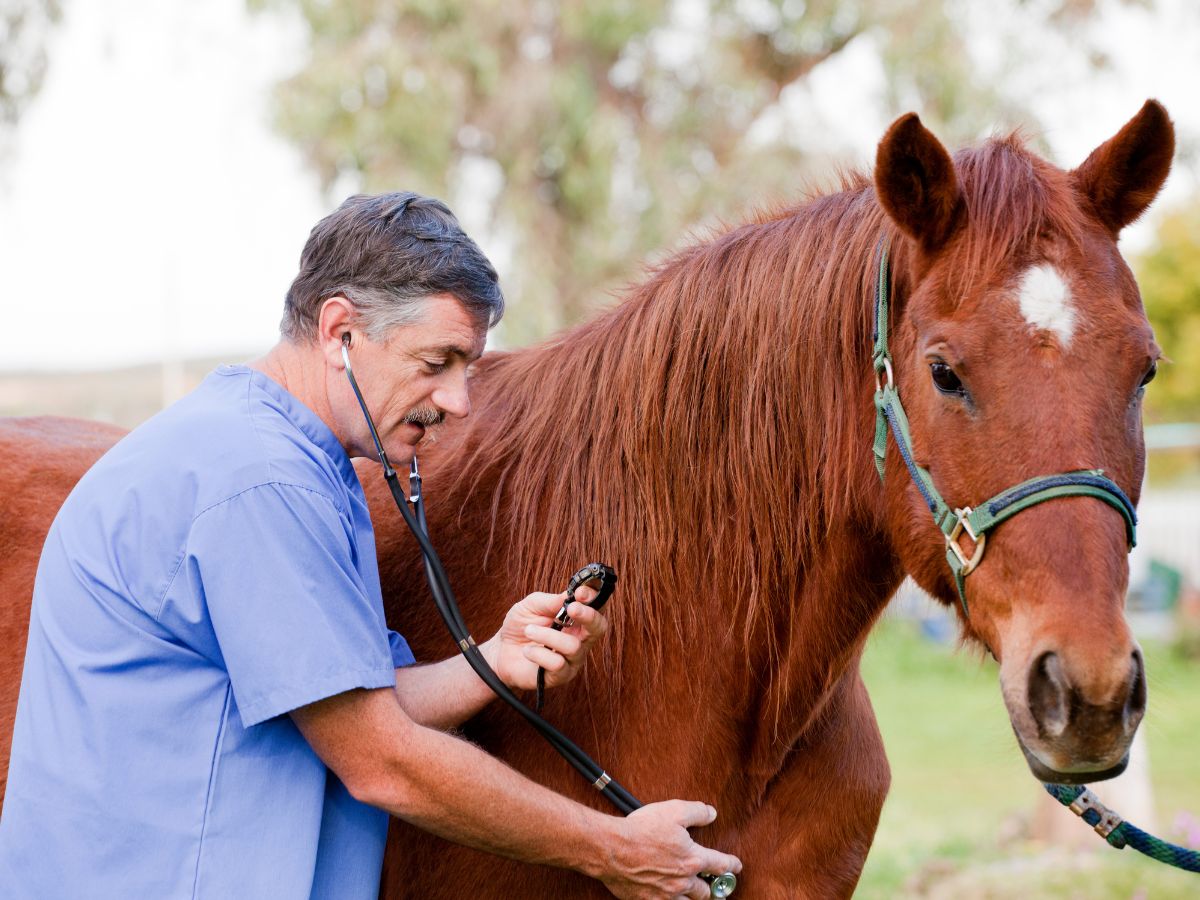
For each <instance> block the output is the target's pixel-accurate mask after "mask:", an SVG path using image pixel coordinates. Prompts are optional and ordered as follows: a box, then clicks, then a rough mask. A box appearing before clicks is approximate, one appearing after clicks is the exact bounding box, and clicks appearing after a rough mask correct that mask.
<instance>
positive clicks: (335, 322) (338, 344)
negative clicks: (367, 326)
mask: <svg viewBox="0 0 1200 900" xmlns="http://www.w3.org/2000/svg"><path fill="white" fill-rule="evenodd" d="M353 321H354V306H353V304H351V303H350V301H349V300H347V299H346V298H345V297H343V296H342V295H341V294H334V295H333V296H332V297H329V298H327V299H326V300H324V301H323V302H322V303H321V311H320V312H319V313H318V314H317V344H318V345H319V346H320V348H321V352H322V353H323V354H324V356H325V359H326V360H327V361H328V362H329V364H330V365H331V366H333V367H334V368H337V369H342V368H345V362H344V361H343V360H342V344H343V342H344V341H345V340H346V338H347V337H348V336H350V337H351V340H353V337H352V336H351V335H352V330H351V325H352V324H353Z"/></svg>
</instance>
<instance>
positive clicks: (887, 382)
mask: <svg viewBox="0 0 1200 900" xmlns="http://www.w3.org/2000/svg"><path fill="white" fill-rule="evenodd" d="M881 372H882V373H883V374H884V375H886V376H887V378H886V379H882V380H881V379H880V377H879V375H880V373H881ZM895 383H896V376H895V374H893V372H892V361H891V360H890V359H888V358H887V357H886V356H885V357H884V358H883V366H882V368H880V367H876V369H875V390H876V391H882V390H883V389H884V388H885V387H891V386H892V385H893V384H895Z"/></svg>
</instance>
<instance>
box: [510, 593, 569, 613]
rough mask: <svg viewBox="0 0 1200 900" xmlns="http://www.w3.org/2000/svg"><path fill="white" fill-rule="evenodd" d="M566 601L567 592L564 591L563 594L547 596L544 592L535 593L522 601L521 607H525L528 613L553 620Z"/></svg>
mask: <svg viewBox="0 0 1200 900" xmlns="http://www.w3.org/2000/svg"><path fill="white" fill-rule="evenodd" d="M566 599H567V592H566V591H563V592H562V593H561V594H547V593H545V592H543V591H535V592H534V593H532V594H530V595H529V596H528V597H526V598H525V599H524V600H522V601H521V605H522V606H524V607H525V610H526V612H531V613H533V614H534V615H536V616H546V617H547V618H549V619H552V618H554V616H555V614H556V613H557V612H558V611H559V610H560V609H562V605H563V602H564V601H565V600H566Z"/></svg>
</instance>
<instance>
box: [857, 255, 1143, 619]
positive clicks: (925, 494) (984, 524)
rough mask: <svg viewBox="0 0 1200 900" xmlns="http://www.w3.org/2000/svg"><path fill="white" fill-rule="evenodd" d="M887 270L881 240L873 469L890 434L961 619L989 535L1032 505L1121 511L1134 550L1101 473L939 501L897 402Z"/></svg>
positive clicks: (1043, 478)
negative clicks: (936, 539) (941, 552)
mask: <svg viewBox="0 0 1200 900" xmlns="http://www.w3.org/2000/svg"><path fill="white" fill-rule="evenodd" d="M889 271H890V269H889V264H888V245H887V239H886V238H883V239H881V240H880V242H879V270H878V274H877V276H876V279H875V333H874V340H875V347H874V352H873V353H872V355H871V361H872V365H873V366H874V367H875V446H874V452H875V469H876V471H878V472H879V479H880V481H882V480H883V479H884V470H885V467H884V462H885V460H886V457H887V438H888V432H889V431H890V432H891V435H892V439H893V440H894V441H895V442H896V449H898V450H899V451H900V456H901V458H902V459H903V460H904V465H905V467H906V468H907V469H908V474H909V476H910V477H911V478H912V480H913V484H915V485H916V488H917V490H918V491H919V492H920V494H921V498H922V499H923V500H924V501H925V505H926V506H927V507H929V512H930V514H931V515H932V516H933V521H934V524H936V525H937V527H938V529H939V530H940V531H941V532H942V535H943V537H944V538H945V539H946V562H947V563H948V564H949V566H950V571H951V572H952V573H953V574H954V585H955V587H956V588H957V589H958V599H959V600H960V601H961V602H962V608H963V614H964V615H970V612H969V610H968V609H967V594H966V587H965V581H966V577H967V576H968V575H970V574H971V573H972V572H974V571H975V569H976V567H978V565H979V563H980V562H981V561H982V560H983V553H984V549H985V548H986V546H987V532H988V531H990V530H991V529H993V528H995V527H996V526H997V525H999V524H1000V523H1001V522H1003V521H1005V520H1006V519H1009V518H1011V517H1012V516H1015V515H1016V514H1017V513H1019V512H1021V511H1022V510H1026V509H1029V507H1031V506H1036V505H1037V504H1039V503H1044V502H1045V501H1047V500H1054V499H1056V498H1058V497H1094V498H1095V499H1097V500H1102V501H1103V502H1105V503H1107V504H1108V505H1109V506H1111V507H1112V508H1113V509H1115V510H1116V511H1117V512H1119V513H1120V514H1121V517H1122V518H1123V519H1124V520H1125V537H1126V543H1127V545H1128V547H1129V549H1131V550H1132V549H1133V547H1134V545H1135V544H1136V543H1137V513H1136V512H1135V511H1134V508H1133V504H1132V503H1131V502H1130V501H1129V498H1128V497H1127V496H1125V492H1124V491H1122V490H1121V489H1120V488H1119V487H1118V486H1117V485H1116V483H1115V482H1113V481H1112V479H1110V478H1107V477H1106V476H1105V475H1104V472H1103V471H1102V470H1100V469H1081V470H1077V471H1073V472H1063V473H1061V474H1058V475H1040V476H1038V477H1036V478H1030V479H1029V480H1028V481H1022V482H1021V483H1020V484H1018V485H1016V486H1014V487H1010V488H1007V489H1006V490H1003V491H1001V492H1000V493H999V494H997V495H996V496H995V497H992V498H991V499H990V500H985V501H984V502H983V503H981V504H979V505H978V506H976V507H975V508H971V507H970V506H963V507H958V508H955V507H951V506H950V504H948V503H947V502H946V501H945V500H943V499H942V495H941V494H940V493H939V492H938V489H937V487H936V486H935V485H934V483H933V476H932V475H930V474H929V470H928V469H924V468H922V467H921V466H919V465H917V464H916V462H915V461H914V460H913V453H912V435H911V432H910V430H909V425H908V416H907V415H905V413H904V406H903V405H902V404H901V403H900V392H899V391H898V390H897V389H896V384H895V376H894V374H893V369H892V357H891V353H890V351H889V350H888V295H889V293H890V291H889V285H888V274H889ZM964 533H965V534H966V535H967V536H968V537H970V538H971V540H972V541H974V543H975V548H974V550H973V552H972V553H971V555H970V556H967V555H966V553H965V552H964V551H963V549H962V547H961V546H960V545H959V538H960V537H962V535H963V534H964Z"/></svg>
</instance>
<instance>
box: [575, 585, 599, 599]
mask: <svg viewBox="0 0 1200 900" xmlns="http://www.w3.org/2000/svg"><path fill="white" fill-rule="evenodd" d="M598 596H600V592H599V591H598V590H596V589H595V588H594V587H589V586H588V585H586V584H584V585H580V586H579V587H577V588H576V589H575V599H576V600H578V601H579V602H580V603H591V602H592V601H593V600H595V599H596V598H597V597H598Z"/></svg>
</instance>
